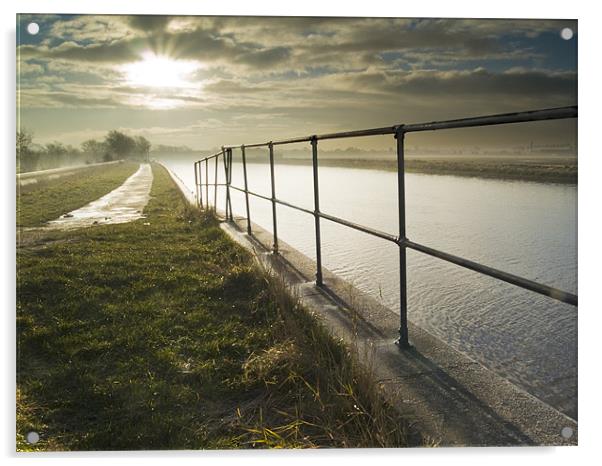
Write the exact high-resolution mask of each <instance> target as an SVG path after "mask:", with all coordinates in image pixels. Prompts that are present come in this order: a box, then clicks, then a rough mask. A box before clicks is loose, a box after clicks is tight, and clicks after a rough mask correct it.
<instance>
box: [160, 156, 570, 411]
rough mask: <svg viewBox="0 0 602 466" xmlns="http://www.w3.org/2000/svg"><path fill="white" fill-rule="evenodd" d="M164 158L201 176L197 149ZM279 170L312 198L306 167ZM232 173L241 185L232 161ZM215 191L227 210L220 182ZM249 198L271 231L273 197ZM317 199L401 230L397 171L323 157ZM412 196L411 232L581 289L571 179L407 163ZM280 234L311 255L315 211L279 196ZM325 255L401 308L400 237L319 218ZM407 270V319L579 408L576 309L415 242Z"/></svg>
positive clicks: (265, 175)
mask: <svg viewBox="0 0 602 466" xmlns="http://www.w3.org/2000/svg"><path fill="white" fill-rule="evenodd" d="M166 164H167V165H168V166H169V167H170V168H172V169H173V170H174V171H175V172H176V173H177V174H178V175H179V176H180V177H181V178H182V179H183V180H184V182H185V183H186V184H187V185H188V186H190V187H191V188H193V187H194V176H193V172H192V163H191V161H190V160H178V161H176V160H173V159H172V160H167V159H166ZM209 168H210V169H209V173H210V176H211V179H213V174H214V168H213V166H212V165H210V166H209ZM218 168H219V170H218V173H219V176H220V182H223V166H222V165H220V166H219V167H218ZM248 178H249V189H251V190H253V191H255V192H258V193H260V194H264V195H268V196H269V195H270V178H269V166H268V165H266V164H254V163H250V164H249V165H248ZM275 178H276V193H277V196H278V197H279V198H281V199H282V200H285V201H288V202H290V203H293V204H296V205H300V206H302V207H306V208H309V209H313V184H312V171H311V166H302V165H281V166H277V167H276V173H275ZM232 183H233V184H234V185H236V186H240V187H242V186H243V179H242V170H241V167H240V166H239V165H238V164H236V163H235V164H234V168H233V179H232ZM231 195H232V203H233V204H232V205H233V209H234V213H235V214H240V215H244V213H245V207H244V195H243V194H242V193H238V192H236V191H233V190H232V191H231ZM218 196H219V198H218V202H219V203H220V204H219V206H220V207H221V208H222V209H223V203H224V193H223V192H221V191H220V192H218ZM210 199H211V200H212V199H213V194H212V191H210ZM250 204H251V216H252V219H253V221H254V222H256V223H258V224H260V225H261V226H262V227H264V228H265V229H266V230H268V231H272V226H271V225H272V212H271V204H270V203H269V202H266V201H265V200H261V199H256V198H251V202H250ZM320 204H321V205H320V207H321V210H322V211H323V212H325V213H329V214H332V215H336V216H339V217H342V218H345V219H348V220H351V221H354V222H358V223H360V224H363V225H368V226H371V227H374V228H377V229H379V230H382V231H386V232H389V233H391V234H394V235H395V234H397V228H398V227H397V225H398V223H397V222H398V217H397V176H396V174H395V173H393V172H386V171H378V170H363V169H356V168H340V167H321V168H320ZM406 206H407V211H406V224H407V236H408V238H410V239H411V240H414V241H416V242H419V243H421V244H424V245H426V246H431V247H434V248H437V249H440V250H442V251H445V252H449V253H451V254H455V255H459V256H461V257H465V258H467V259H471V260H474V261H477V262H480V263H483V264H485V265H489V266H492V267H495V268H498V269H501V270H503V271H506V272H510V273H513V274H516V275H519V276H523V277H525V278H529V279H532V280H536V281H538V282H541V283H544V284H547V285H550V286H553V287H557V288H560V289H562V290H565V291H569V292H573V293H576V292H577V187H576V186H570V185H557V184H543V183H533V182H523V181H502V180H491V179H478V178H464V177H454V176H441V175H427V174H414V173H410V174H407V175H406ZM278 233H279V237H281V238H282V239H283V240H284V241H286V242H287V243H289V244H290V245H292V246H293V247H295V248H297V249H298V250H300V251H301V252H303V253H304V254H306V255H307V256H309V257H311V258H313V259H315V243H314V241H315V239H314V225H313V217H312V216H309V215H307V214H305V213H302V212H297V211H294V210H292V209H289V208H287V207H284V206H279V207H278ZM322 255H323V264H324V266H325V267H327V268H328V269H330V270H331V271H333V272H334V273H336V274H338V275H339V276H341V277H343V278H345V279H346V280H349V281H351V282H352V283H354V284H355V285H356V286H357V287H358V288H359V289H361V290H363V291H366V292H368V293H370V294H371V295H372V296H374V297H376V298H377V299H379V300H381V301H382V302H383V303H384V304H385V305H387V306H388V307H390V308H391V309H393V310H395V311H397V312H399V301H398V300H399V297H398V295H399V284H398V276H399V275H398V271H399V264H398V254H397V246H396V245H394V244H392V243H389V242H387V241H384V240H381V239H379V238H374V237H372V236H369V235H366V234H363V233H361V232H356V231H354V230H351V229H349V228H345V227H343V226H340V225H337V224H334V223H332V222H328V221H326V220H323V221H322ZM407 277H408V316H409V319H410V320H411V321H412V322H414V323H415V324H417V325H419V326H421V327H423V328H424V329H426V330H427V331H429V332H431V333H432V334H434V335H436V336H438V337H439V338H441V339H442V340H444V341H446V342H448V343H449V344H450V345H452V346H453V347H454V348H456V349H458V350H459V351H462V352H463V353H465V354H467V355H469V356H470V357H472V358H473V359H475V360H477V361H479V362H481V363H482V364H483V365H485V366H486V367H489V368H490V369H492V370H494V371H495V372H497V373H498V374H500V375H502V376H504V377H506V378H507V379H509V380H510V381H512V382H514V383H515V384H517V385H518V386H520V387H522V388H524V389H525V390H526V391H528V392H530V393H532V394H533V395H535V396H537V397H538V398H540V399H542V400H544V401H545V402H547V403H549V404H551V405H552V406H555V407H556V408H558V409H559V410H561V411H563V412H565V413H566V414H568V415H570V416H571V417H573V418H576V417H577V310H576V308H574V307H572V306H570V305H567V304H563V303H559V302H556V301H554V300H551V299H550V298H546V297H544V296H540V295H538V294H536V293H533V292H530V291H526V290H522V289H520V288H518V287H515V286H513V285H509V284H506V283H503V282H500V281H498V280H495V279H493V278H490V277H486V276H483V275H480V274H478V273H476V272H471V271H468V270H465V269H463V268H461V267H458V266H455V265H453V264H449V263H446V262H444V261H441V260H439V259H436V258H432V257H429V256H426V255H423V254H421V253H418V252H415V251H412V250H408V273H407Z"/></svg>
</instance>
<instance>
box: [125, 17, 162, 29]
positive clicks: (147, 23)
mask: <svg viewBox="0 0 602 466" xmlns="http://www.w3.org/2000/svg"><path fill="white" fill-rule="evenodd" d="M169 20H170V17H169V16H162V15H135V16H129V17H128V24H129V25H130V26H131V27H132V28H134V29H137V30H139V31H142V32H147V33H153V32H156V31H163V30H164V29H165V28H166V27H167V24H168V23H169Z"/></svg>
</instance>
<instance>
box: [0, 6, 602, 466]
mask: <svg viewBox="0 0 602 466" xmlns="http://www.w3.org/2000/svg"><path fill="white" fill-rule="evenodd" d="M1 5H2V6H1V8H2V14H1V15H0V21H1V22H2V32H3V39H4V40H3V46H2V65H3V66H2V69H3V70H4V71H3V72H2V73H1V74H2V77H1V79H2V91H3V93H4V98H3V99H2V102H4V108H3V111H2V112H1V118H2V124H1V125H0V128H2V135H3V138H2V141H4V151H3V154H2V155H3V166H2V168H3V170H2V177H3V191H2V194H3V199H4V200H3V202H2V203H1V204H0V205H1V206H2V207H1V208H2V212H1V213H0V218H2V219H4V220H5V222H3V223H4V226H3V228H2V229H1V231H2V249H1V256H0V263H1V264H2V269H1V270H2V273H3V277H2V280H1V281H0V283H2V294H1V295H2V296H3V297H4V306H3V307H2V309H3V314H4V319H3V320H4V321H3V324H4V325H3V332H4V335H3V337H4V338H2V340H1V341H2V350H3V361H2V362H3V365H2V366H3V368H4V369H5V374H4V377H3V378H2V380H3V382H2V383H0V387H1V392H2V398H1V400H2V404H1V405H2V414H3V415H2V421H1V430H0V432H1V434H2V435H1V436H0V438H1V443H2V447H3V448H2V452H3V456H4V457H5V458H6V459H7V460H8V461H9V463H10V464H12V463H13V461H15V460H17V458H16V457H15V454H14V453H13V451H14V439H15V437H14V409H15V408H14V373H15V363H14V357H15V351H14V341H15V340H14V338H15V337H14V334H15V332H14V322H15V321H14V302H15V301H14V300H15V291H14V290H15V288H14V287H15V269H14V240H15V233H14V219H15V210H14V201H15V194H14V175H13V174H14V170H15V163H14V137H15V14H16V13H17V12H20V13H57V12H60V13H90V14H94V13H146V14H153V13H154V14H205V15H217V14H219V15H305V16H318V15H322V16H337V15H344V16H398V17H479V18H509V17H511V18H517V17H518V18H542V17H545V18H562V19H573V18H577V19H578V20H579V52H580V53H579V70H578V73H579V97H580V98H579V115H580V116H579V236H578V239H579V244H578V246H579V299H580V305H579V387H580V388H579V406H580V409H579V424H580V425H579V444H580V446H579V447H572V448H527V447H523V448H503V449H501V448H478V449H476V448H469V449H463V448H458V449H435V450H427V449H420V450H347V451H342V450H336V451H335V450H330V451H319V452H316V451H304V452H277V451H269V452H253V451H244V452H198V453H197V452H146V453H108V454H107V453H74V454H46V455H44V456H45V459H46V460H47V461H49V464H57V465H58V464H60V465H63V464H65V463H66V462H72V461H76V462H78V463H79V462H81V460H82V459H84V458H85V460H86V462H90V463H92V464H103V465H106V460H107V458H110V460H111V461H114V460H115V459H117V458H119V459H120V460H121V461H120V463H123V462H126V463H130V461H135V462H144V463H146V464H163V463H165V461H166V460H167V459H168V458H177V461H178V463H179V464H192V463H195V464H198V463H199V462H206V461H211V462H216V461H219V462H220V463H226V464H235V463H240V462H243V461H244V463H245V464H261V465H263V466H267V465H272V464H273V465H278V466H281V465H282V463H283V462H286V464H287V466H288V465H297V464H299V465H301V464H302V465H303V466H306V464H307V462H312V463H314V462H317V463H318V464H328V463H332V462H333V461H337V460H338V461H344V462H345V464H346V466H347V464H349V463H356V462H357V463H360V462H362V463H364V462H365V461H366V460H368V459H369V458H372V457H374V458H375V460H376V461H379V462H383V463H384V462H386V463H389V464H390V463H395V464H402V463H406V464H412V465H414V464H418V465H420V466H426V465H431V464H437V465H439V464H441V463H446V464H462V465H463V466H468V465H471V464H475V465H476V464H479V465H480V464H482V463H483V461H484V460H485V461H487V463H488V465H497V464H500V465H504V466H507V465H508V463H509V462H511V463H516V462H519V464H522V463H526V462H527V461H528V462H529V463H532V462H545V463H546V464H552V465H553V464H562V465H563V466H567V465H568V464H569V462H572V463H573V464H577V462H579V463H582V462H583V463H585V464H586V463H589V462H591V461H590V460H592V459H593V458H594V457H595V456H598V455H596V453H597V452H596V446H597V443H598V442H599V440H598V438H597V437H598V433H599V432H600V431H601V429H600V423H601V418H600V414H601V413H600V407H599V406H600V400H599V399H598V398H599V397H598V396H597V395H598V392H599V391H600V385H599V381H598V380H596V379H599V377H597V376H598V370H599V366H600V361H599V358H598V354H599V353H600V351H599V349H598V348H599V341H600V332H601V331H602V319H601V317H600V315H601V312H600V311H601V309H600V306H599V305H597V304H598V301H599V300H598V299H596V297H595V296H594V292H595V291H596V290H597V289H599V288H600V284H599V282H600V280H599V279H598V277H599V276H600V272H599V265H598V262H599V260H600V259H602V258H601V257H600V253H599V250H600V247H599V243H600V239H599V235H598V232H599V228H598V225H599V224H600V222H599V218H600V216H601V212H600V210H601V209H600V207H599V200H600V199H601V198H602V196H601V193H600V190H599V188H598V186H599V185H600V184H601V183H602V170H601V168H602V163H601V162H600V161H601V160H602V154H600V151H598V150H596V149H597V147H596V143H597V142H598V141H597V139H599V138H600V133H601V131H600V129H599V124H600V117H599V114H600V110H599V105H600V92H599V87H600V86H599V82H600V76H601V70H600V64H599V58H598V57H599V55H600V50H599V49H600V47H599V46H598V44H600V39H599V33H600V31H599V29H600V28H599V22H600V19H599V18H600V16H599V15H597V14H596V13H597V12H596V9H595V8H594V6H593V5H594V2H585V1H583V2H579V1H563V2H560V1H541V2H534V1H532V2H527V1H525V0H504V1H499V2H496V3H495V4H493V2H484V1H478V2H477V1H468V0H452V1H436V2H435V1H425V0H421V1H419V2H402V1H385V0H370V1H369V2H361V3H360V4H353V3H351V2H339V3H335V2H333V3H330V4H328V3H326V2H325V1H324V0H321V1H320V0H303V1H301V2H284V1H276V0H273V1H260V0H254V1H252V2H250V1H244V0H238V1H233V0H220V1H217V2H207V1H205V2H192V1H190V0H188V1H186V0H169V1H168V2H165V1H164V0H163V1H159V0H152V1H151V0H147V1H145V2H125V1H123V0H102V1H100V0H99V1H98V2H82V1H75V0H54V1H53V2H48V1H47V0H46V1H44V0H35V1H34V0H20V1H19V3H18V4H16V5H14V4H8V2H2V3H1ZM36 456H37V458H39V457H40V455H36ZM36 456H29V457H23V456H21V457H20V458H18V459H19V460H20V463H21V464H23V462H25V464H26V463H29V462H30V461H32V460H33V459H34V458H35V459H37V458H36Z"/></svg>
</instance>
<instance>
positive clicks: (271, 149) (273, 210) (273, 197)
mask: <svg viewBox="0 0 602 466" xmlns="http://www.w3.org/2000/svg"><path fill="white" fill-rule="evenodd" d="M268 147H269V149H270V175H271V181H272V220H273V224H274V246H273V249H272V250H273V252H274V254H278V225H277V221H276V185H275V182H274V144H272V142H271V141H270V143H269V144H268Z"/></svg>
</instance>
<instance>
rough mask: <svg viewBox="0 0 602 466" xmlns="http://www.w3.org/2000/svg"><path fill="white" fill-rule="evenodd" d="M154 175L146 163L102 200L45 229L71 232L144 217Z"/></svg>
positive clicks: (73, 212)
mask: <svg viewBox="0 0 602 466" xmlns="http://www.w3.org/2000/svg"><path fill="white" fill-rule="evenodd" d="M152 184H153V172H152V170H151V167H150V165H149V164H148V163H143V164H141V165H140V168H139V169H138V171H137V172H136V173H134V174H133V175H132V176H130V177H129V178H128V179H127V180H125V182H124V183H123V184H122V185H121V186H119V187H118V188H116V189H114V190H113V191H111V192H110V193H108V194H106V195H104V196H103V197H101V198H99V199H97V200H95V201H92V202H90V203H89V204H87V205H85V206H83V207H81V208H79V209H76V210H73V211H71V212H69V213H68V214H65V215H63V216H61V217H60V218H58V219H56V220H52V221H50V222H48V224H47V226H45V227H44V228H43V229H44V230H72V229H75V228H85V227H90V226H93V225H107V224H114V223H126V222H131V221H133V220H137V219H139V218H142V217H144V215H143V214H142V211H143V209H144V207H145V206H146V204H147V203H148V201H149V199H150V190H151V186H152Z"/></svg>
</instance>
